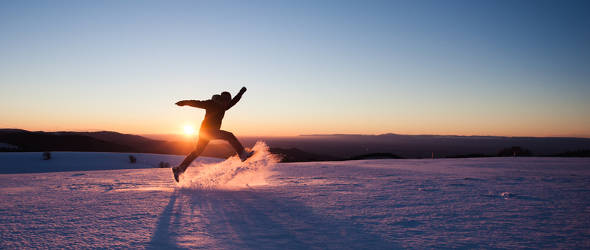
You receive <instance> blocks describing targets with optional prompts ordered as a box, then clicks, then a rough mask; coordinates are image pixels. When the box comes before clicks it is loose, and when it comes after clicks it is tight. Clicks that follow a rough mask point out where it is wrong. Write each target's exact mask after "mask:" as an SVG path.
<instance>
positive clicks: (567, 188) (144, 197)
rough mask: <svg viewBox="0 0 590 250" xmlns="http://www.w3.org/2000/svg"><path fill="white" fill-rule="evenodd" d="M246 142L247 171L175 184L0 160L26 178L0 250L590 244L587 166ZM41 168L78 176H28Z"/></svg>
mask: <svg viewBox="0 0 590 250" xmlns="http://www.w3.org/2000/svg"><path fill="white" fill-rule="evenodd" d="M258 146H259V147H260V149H261V152H262V153H261V154H259V155H258V156H255V158H253V159H252V161H251V162H250V161H249V162H250V163H245V164H240V163H239V161H238V160H237V159H236V158H230V159H228V160H226V161H220V160H217V159H200V160H199V161H197V162H195V163H194V164H193V166H192V167H191V168H190V169H189V170H190V171H189V172H187V174H186V175H185V176H184V177H183V179H182V180H181V183H180V184H176V183H175V182H174V181H173V179H172V173H171V171H170V169H160V168H154V167H150V168H137V169H129V168H131V167H129V166H128V165H129V164H127V163H126V162H124V161H123V163H121V161H122V160H128V159H127V158H126V157H127V156H128V155H129V154H115V153H71V152H69V153H66V152H64V153H57V152H55V153H52V155H53V159H51V160H49V161H43V160H41V153H31V154H29V153H2V154H0V169H6V168H8V167H13V168H17V167H18V168H19V169H23V171H24V172H27V173H20V174H1V175H0V203H1V206H0V236H1V239H2V241H0V248H2V249H5V248H9V249H14V248H65V247H68V248H71V247H73V248H149V249H162V248H191V249H192V248H214V249H277V248H287V249H300V248H304V249H308V248H314V249H326V248H327V249H359V248H361V249H391V248H433V247H438V248H576V249H579V248H586V249H588V248H589V247H590V229H588V225H590V199H589V198H588V197H590V160H589V159H584V158H479V159H434V160H432V159H425V160H361V161H342V162H304V163H275V160H276V159H273V158H272V157H271V156H270V155H268V154H266V153H265V151H264V146H263V145H258ZM134 155H135V156H136V157H137V158H138V163H137V164H140V163H141V164H145V166H151V165H150V164H152V163H157V162H159V161H169V162H170V163H173V162H174V164H176V163H178V162H179V161H180V160H182V156H166V155H147V154H146V155H143V154H134ZM148 156H149V157H152V158H149V157H148ZM17 158H18V160H15V159H17ZM84 158H88V159H91V162H92V164H90V165H85V164H87V163H88V161H87V160H83V159H84ZM27 159H28V160H27ZM142 160H143V162H140V161H142ZM7 163H9V166H6V165H5V164H7ZM42 164H53V166H52V167H56V168H58V169H59V170H60V171H65V170H73V169H74V167H75V166H76V165H84V166H83V167H80V168H84V169H88V170H86V171H67V172H45V173H30V172H31V169H35V168H37V167H42V169H43V170H46V169H47V166H43V165H42ZM62 164H63V165H62ZM89 166H90V167H89ZM137 166H139V165H137ZM115 167H124V168H127V169H113V168H115ZM80 168H79V169H80ZM97 168H98V169H103V170H95V169H97ZM134 168H135V166H134ZM105 169H108V170H105ZM37 172H40V171H37Z"/></svg>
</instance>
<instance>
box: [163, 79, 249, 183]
mask: <svg viewBox="0 0 590 250" xmlns="http://www.w3.org/2000/svg"><path fill="white" fill-rule="evenodd" d="M244 92H246V87H242V89H240V92H239V93H238V94H237V95H236V96H235V97H234V98H233V99H232V98H231V94H230V93H229V92H227V91H224V92H222V93H221V95H213V96H212V97H211V100H205V101H197V100H183V101H179V102H177V103H176V105H178V106H191V107H195V108H202V109H205V111H206V112H205V119H203V122H202V123H201V129H200V130H199V140H198V141H197V146H196V147H195V150H193V151H192V152H191V153H190V154H189V155H187V156H186V158H185V159H184V161H182V163H180V165H178V166H177V167H174V168H172V173H174V180H176V182H178V177H179V176H180V175H181V174H182V173H184V171H186V169H187V168H188V166H189V165H190V164H191V162H193V160H195V159H196V158H197V157H199V155H200V154H201V153H203V150H205V147H206V146H207V144H209V141H210V140H214V139H221V140H225V141H227V142H229V144H231V145H232V147H233V148H234V150H235V151H236V153H238V156H239V157H240V159H241V160H242V161H245V160H246V159H248V157H250V156H252V154H253V152H247V151H246V150H244V147H243V146H242V144H241V143H240V142H239V141H238V139H237V138H236V137H235V136H234V134H232V133H230V132H227V131H225V130H221V120H223V116H224V115H225V111H226V110H228V109H230V108H231V107H233V106H234V105H236V103H238V101H240V98H242V95H243V94H244Z"/></svg>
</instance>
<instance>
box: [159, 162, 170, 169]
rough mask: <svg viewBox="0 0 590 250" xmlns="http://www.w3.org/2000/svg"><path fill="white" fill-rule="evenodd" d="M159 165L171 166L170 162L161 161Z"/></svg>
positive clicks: (163, 166) (162, 166) (161, 166)
mask: <svg viewBox="0 0 590 250" xmlns="http://www.w3.org/2000/svg"><path fill="white" fill-rule="evenodd" d="M158 167H160V168H169V167H170V163H168V162H164V161H161V162H160V164H158Z"/></svg>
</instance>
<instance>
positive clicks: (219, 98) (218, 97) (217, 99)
mask: <svg viewBox="0 0 590 250" xmlns="http://www.w3.org/2000/svg"><path fill="white" fill-rule="evenodd" d="M211 100H213V101H214V102H216V103H220V102H221V96H220V95H213V96H212V97H211Z"/></svg>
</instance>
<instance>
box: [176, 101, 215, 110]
mask: <svg viewBox="0 0 590 250" xmlns="http://www.w3.org/2000/svg"><path fill="white" fill-rule="evenodd" d="M176 105H178V106H191V107H195V108H202V109H206V108H207V107H208V106H209V101H198V100H182V101H179V102H176Z"/></svg>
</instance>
